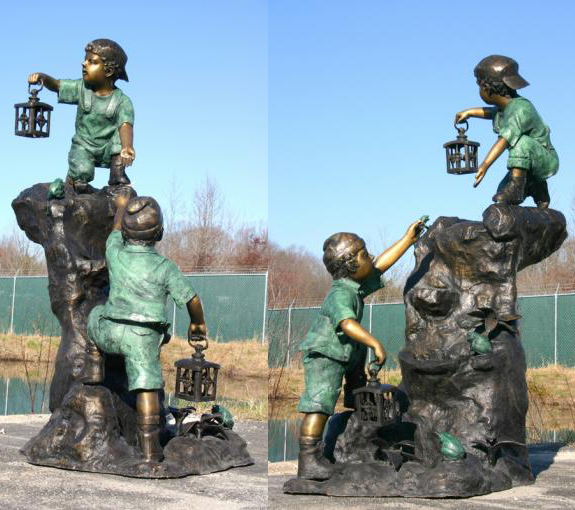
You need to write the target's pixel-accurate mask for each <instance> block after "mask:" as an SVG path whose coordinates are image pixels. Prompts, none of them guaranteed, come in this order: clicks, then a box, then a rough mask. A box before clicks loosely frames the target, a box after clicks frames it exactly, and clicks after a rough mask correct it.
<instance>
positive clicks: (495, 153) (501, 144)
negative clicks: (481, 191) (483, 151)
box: [473, 136, 509, 188]
mask: <svg viewBox="0 0 575 510" xmlns="http://www.w3.org/2000/svg"><path fill="white" fill-rule="evenodd" d="M507 147H509V143H508V142H507V140H506V139H505V138H503V137H501V136H500V137H499V138H498V139H497V141H496V142H495V143H494V144H493V147H491V150H490V151H489V152H488V153H487V156H485V159H484V160H483V163H481V165H479V168H478V169H477V172H476V173H475V182H474V183H473V187H474V188H477V186H479V183H480V182H481V181H482V180H483V178H484V177H485V174H486V173H487V170H489V167H490V166H491V165H492V164H493V163H495V161H496V160H497V158H498V157H499V156H501V154H503V151H504V150H505V149H507Z"/></svg>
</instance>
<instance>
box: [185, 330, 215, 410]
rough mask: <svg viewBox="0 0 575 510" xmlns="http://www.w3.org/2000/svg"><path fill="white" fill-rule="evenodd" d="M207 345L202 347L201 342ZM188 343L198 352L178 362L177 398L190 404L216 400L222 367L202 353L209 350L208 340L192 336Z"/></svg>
mask: <svg viewBox="0 0 575 510" xmlns="http://www.w3.org/2000/svg"><path fill="white" fill-rule="evenodd" d="M202 341H203V342H205V343H206V345H205V346H204V345H202V344H201V342H202ZM188 343H189V344H190V346H191V347H193V348H194V349H195V350H196V352H194V354H193V355H192V357H191V358H184V359H181V360H179V361H176V363H175V364H174V366H175V367H176V391H175V397H176V398H181V399H183V400H188V401H189V402H210V401H212V400H215V399H216V390H217V383H218V370H219V369H220V365H218V364H217V363H212V362H210V361H207V360H206V358H205V356H204V354H203V353H202V351H204V350H206V349H207V348H208V339H207V338H205V337H200V336H192V337H190V338H189V339H188Z"/></svg>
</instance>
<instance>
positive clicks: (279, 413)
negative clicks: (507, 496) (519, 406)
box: [268, 363, 575, 442]
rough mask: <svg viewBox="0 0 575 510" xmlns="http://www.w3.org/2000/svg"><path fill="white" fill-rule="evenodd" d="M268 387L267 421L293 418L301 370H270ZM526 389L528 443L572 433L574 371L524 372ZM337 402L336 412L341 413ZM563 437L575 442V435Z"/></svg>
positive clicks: (389, 378)
mask: <svg viewBox="0 0 575 510" xmlns="http://www.w3.org/2000/svg"><path fill="white" fill-rule="evenodd" d="M380 380H381V382H384V383H388V384H394V385H397V384H399V383H400V382H401V372H400V371H399V370H384V371H382V372H381V373H380ZM268 386H269V399H270V400H269V406H268V408H269V419H286V418H294V416H295V415H297V411H296V406H297V401H298V399H299V396H300V395H301V393H302V391H303V387H304V376H303V369H302V368H301V367H299V366H298V365H297V364H295V363H294V364H293V365H292V366H290V367H287V368H273V369H270V373H269V381H268ZM527 387H528V391H529V411H528V414H527V429H528V432H529V438H530V440H531V441H538V442H541V441H547V440H549V434H548V432H549V431H567V430H575V368H568V367H563V366H554V365H551V366H547V367H543V368H531V369H528V370H527ZM341 400H342V399H340V402H338V410H340V409H343V407H342V405H341V404H342V402H341ZM565 437H566V438H567V439H566V440H567V441H573V442H575V435H574V436H571V435H569V434H567V435H566V436H565ZM570 438H572V439H570Z"/></svg>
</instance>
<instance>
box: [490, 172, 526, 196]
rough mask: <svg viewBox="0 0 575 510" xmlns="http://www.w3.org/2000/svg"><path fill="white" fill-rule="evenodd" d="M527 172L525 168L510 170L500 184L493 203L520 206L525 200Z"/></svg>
mask: <svg viewBox="0 0 575 510" xmlns="http://www.w3.org/2000/svg"><path fill="white" fill-rule="evenodd" d="M526 177H527V171H526V170H524V169H523V168H510V169H509V172H508V173H507V175H506V176H505V178H504V179H503V180H502V181H501V182H500V183H499V186H498V187H497V193H496V194H495V195H494V196H493V201H494V202H497V203H499V204H511V205H519V204H520V203H522V202H523V200H525V181H526Z"/></svg>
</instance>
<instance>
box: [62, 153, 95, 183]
mask: <svg viewBox="0 0 575 510" xmlns="http://www.w3.org/2000/svg"><path fill="white" fill-rule="evenodd" d="M94 166H95V159H94V156H93V155H92V154H90V152H88V151H87V150H86V149H85V148H84V147H82V146H81V145H79V144H77V143H74V142H72V147H71V148H70V152H69V153H68V179H70V180H71V181H72V184H73V185H74V189H75V190H76V192H77V193H85V192H86V190H87V187H88V183H89V182H91V181H93V180H94Z"/></svg>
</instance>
